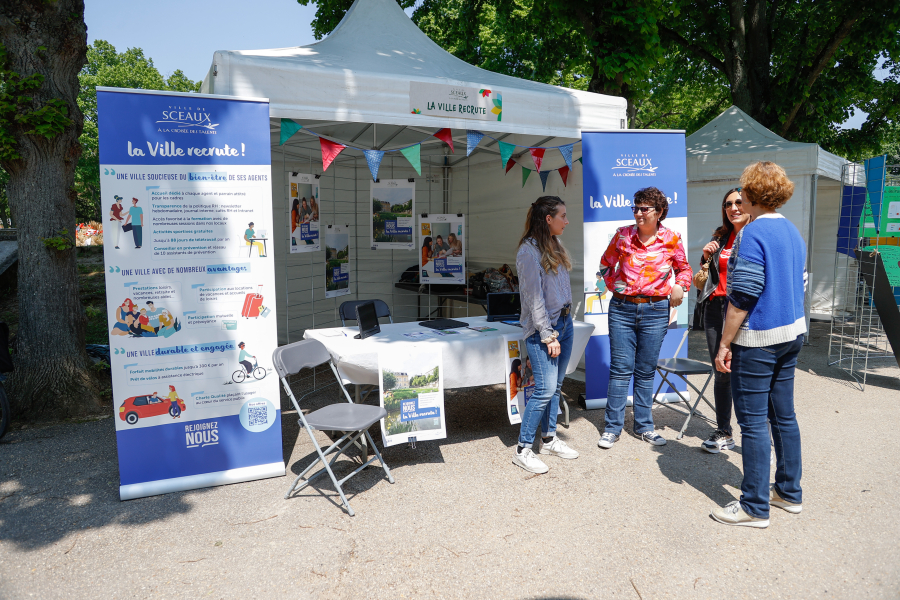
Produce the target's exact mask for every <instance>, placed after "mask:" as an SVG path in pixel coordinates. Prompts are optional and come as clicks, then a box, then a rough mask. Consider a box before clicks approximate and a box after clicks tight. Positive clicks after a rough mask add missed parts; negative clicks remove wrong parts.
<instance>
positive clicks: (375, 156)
mask: <svg viewBox="0 0 900 600" xmlns="http://www.w3.org/2000/svg"><path fill="white" fill-rule="evenodd" d="M363 152H364V153H365V155H366V163H367V164H368V165H369V170H370V171H372V181H375V180H377V179H378V167H380V166H381V159H382V158H384V152H382V151H381V150H363Z"/></svg>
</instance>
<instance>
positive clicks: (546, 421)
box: [519, 315, 574, 448]
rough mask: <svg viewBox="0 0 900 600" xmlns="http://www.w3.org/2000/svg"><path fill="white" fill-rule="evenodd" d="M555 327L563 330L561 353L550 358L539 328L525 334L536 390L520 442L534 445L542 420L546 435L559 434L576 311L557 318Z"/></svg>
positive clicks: (528, 407) (560, 334) (523, 420)
mask: <svg viewBox="0 0 900 600" xmlns="http://www.w3.org/2000/svg"><path fill="white" fill-rule="evenodd" d="M553 328H554V329H555V330H556V331H558V332H559V337H558V338H557V339H556V341H558V342H559V346H560V351H559V356H557V357H555V358H550V355H549V354H548V353H547V345H546V344H542V343H541V334H540V332H537V331H535V332H534V333H532V334H531V335H529V336H528V337H527V338H525V347H526V348H527V349H528V356H529V357H531V368H532V370H533V371H534V394H533V395H532V396H531V399H529V400H528V404H526V405H525V410H524V411H522V425H521V426H520V427H519V445H520V446H525V447H526V448H530V447H531V445H532V444H534V436H535V434H536V433H537V428H538V424H540V426H541V430H542V431H543V432H544V436H545V437H551V436H553V435H555V434H556V415H557V413H559V392H560V390H561V389H562V384H563V380H564V379H565V378H566V367H567V366H569V357H570V356H572V342H573V339H574V330H573V327H572V315H568V316H567V317H566V318H565V319H560V320H559V321H557V322H556V323H555V324H554V325H553Z"/></svg>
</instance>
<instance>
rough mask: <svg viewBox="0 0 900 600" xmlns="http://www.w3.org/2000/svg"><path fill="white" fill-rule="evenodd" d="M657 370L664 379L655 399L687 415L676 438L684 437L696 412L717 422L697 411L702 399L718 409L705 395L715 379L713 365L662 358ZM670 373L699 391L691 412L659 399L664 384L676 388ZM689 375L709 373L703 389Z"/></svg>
mask: <svg viewBox="0 0 900 600" xmlns="http://www.w3.org/2000/svg"><path fill="white" fill-rule="evenodd" d="M690 331H691V329H690V328H688V329H686V330H685V331H684V336H682V338H681V343H680V344H678V348H677V349H676V350H675V356H676V357H677V356H678V353H679V352H680V351H681V347H682V346H683V345H684V342H685V341H686V340H687V336H688V333H690ZM656 372H657V373H659V375H660V376H661V377H662V381H661V382H659V387H658V388H656V393H655V394H653V401H654V402H656V403H657V404H659V405H660V406H665V407H666V408H668V409H671V410H674V411H675V412H677V413H679V414H682V415H687V419H685V420H684V425H682V426H681V431H679V432H678V437H677V438H676V439H679V440H680V439H681V438H682V437H684V430H685V429H687V426H688V423H690V422H691V417H693V416H694V415H695V414H696V415H697V416H698V417H700V418H701V419H703V420H704V421H707V422H709V423H712V424H713V425H715V424H716V422H715V421H713V420H712V419H709V418H708V417H705V416H703V414H702V413H699V412H697V405H698V404H700V400H703V401H704V402H706V404H707V405H708V406H709V407H710V408H711V409H713V411H715V410H716V407H715V406H713V405H712V403H711V402H710V401H709V399H707V397H706V396H704V393H705V392H706V388H707V387H708V386H709V382H710V381H712V379H713V375H714V372H713V367H711V366H709V365H708V364H706V363H702V362H700V361H697V360H691V359H690V358H661V359H659V360H658V361H656ZM668 375H675V376H677V377H681V379H683V380H684V382H685V383H686V384H688V385H689V386H690V387H691V388H693V390H694V391H695V392H697V401H696V402H694V406H692V407H691V410H690V412H684V411H682V410H679V409H677V408H675V407H674V406H670V405H669V403H663V402H659V400H658V399H657V396H658V395H659V391H660V390H661V389H662V387H663V386H664V385H667V384H668V386H669V387H670V388H672V389H673V390H674V389H675V386H674V385H672V383H671V382H670V381H669V380H668V379H667V376H668ZM688 375H708V377H707V378H706V383H704V384H703V389H702V390H698V389H697V387H696V386H695V385H694V384H693V383H691V382H690V381H688V378H687V376H688ZM678 395H679V397H680V396H681V394H680V393H679V394H678ZM684 402H685V404H687V405H688V406H690V402H689V401H688V400H685V401H684Z"/></svg>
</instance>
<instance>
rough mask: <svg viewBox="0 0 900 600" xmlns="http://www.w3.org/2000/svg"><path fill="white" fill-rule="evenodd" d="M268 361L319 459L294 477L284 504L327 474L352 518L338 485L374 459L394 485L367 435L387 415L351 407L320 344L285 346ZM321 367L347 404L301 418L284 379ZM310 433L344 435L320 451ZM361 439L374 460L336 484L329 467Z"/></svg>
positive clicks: (368, 407) (374, 408)
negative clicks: (326, 368) (325, 366)
mask: <svg viewBox="0 0 900 600" xmlns="http://www.w3.org/2000/svg"><path fill="white" fill-rule="evenodd" d="M272 361H273V362H274V363H275V370H276V371H277V372H278V376H279V377H280V378H281V385H282V386H284V391H285V392H287V395H288V396H289V397H290V399H291V402H292V403H293V404H294V408H296V409H297V415H298V416H299V417H300V419H299V421H298V422H299V424H300V426H301V427H303V428H304V429H306V432H307V433H309V439H311V440H312V443H313V446H315V448H316V452H317V453H318V455H319V457H318V458H317V459H316V460H314V461H313V463H312V464H311V465H309V466H308V467H306V468H305V469H304V470H303V472H302V473H300V475H298V476H297V478H296V479H295V480H294V483H292V484H291V487H290V489H289V490H288V491H287V493H286V494H285V495H284V498H285V500H287V499H288V498H289V497H290V496H291V494H292V493H293V492H294V491H300V490H302V489H303V488H304V487H306V486H307V485H309V483H310V481H312V480H313V478H315V477H317V476H318V475H321V474H322V473H323V472H326V471H327V472H328V475H329V477H331V481H332V482H333V483H334V487H335V488H336V489H337V491H338V494H340V496H341V500H342V501H343V503H344V506H346V507H347V513H348V514H349V515H350V516H351V517H352V516H353V515H354V513H353V509H352V508H350V503H349V502H347V497H346V496H345V495H344V490H343V489H342V488H341V485H343V484H344V482H345V481H347V480H348V479H350V478H351V477H353V476H354V475H356V474H357V473H359V472H360V471H362V470H363V469H365V468H366V467H367V466H369V465H370V464H371V463H373V462H374V461H375V460H376V459H377V460H378V461H379V462H380V463H381V467H382V468H383V469H384V474H385V475H386V476H387V479H388V481H389V482H391V483H394V476H393V475H391V471H390V469H388V466H387V464H386V463H385V462H384V459H383V458H381V453H380V452H378V448H377V447H376V446H375V442H374V441H373V440H372V436H371V435H369V427H371V426H372V425H374V424H375V423H377V422H378V421H379V420H381V419H383V418H384V417H385V416H387V411H385V410H384V409H383V408H382V407H380V406H371V405H368V404H354V403H353V400H351V399H350V394H348V393H347V388H345V387H344V383H343V381H342V380H341V375H340V373H339V372H338V370H337V367H336V366H335V364H334V361H333V360H332V359H331V355H330V354H329V353H328V350H327V349H326V348H325V346H323V345H322V343H321V342H319V341H317V340H303V341H300V342H294V343H293V344H288V345H287V346H281V347H280V348H278V349H276V350H275V352H273V353H272ZM324 363H328V366H329V367H331V372H332V373H334V376H335V378H337V384H338V385H339V386H340V387H341V391H342V392H343V393H344V397H345V398H347V404H344V403H341V404H331V405H328V406H326V407H324V408H320V409H319V410H317V411H314V412H311V413H309V414H308V415H304V414H303V411H302V410H301V409H300V403H299V402H298V401H297V399H296V398H295V397H294V392H293V391H291V386H290V385H289V383H288V377H289V376H290V375H293V374H295V373H299V372H300V370H301V369H305V368H308V367H309V368H315V367H317V366H319V365H321V364H324ZM319 389H321V388H319ZM316 391H318V390H314V391H313V392H310V394H312V393H315V392H316ZM308 395H309V394H306V395H304V396H303V397H302V398H301V400H303V398H306V396H308ZM314 430H319V431H340V432H342V433H344V435H343V436H341V438H340V439H338V440H337V441H336V442H334V443H333V444H332V445H331V446H329V447H328V448H327V449H326V450H322V448H321V447H320V446H319V443H318V442H317V441H316V438H315V435H313V431H314ZM363 436H365V438H366V439H368V441H369V443H370V444H371V446H372V450H373V451H374V452H375V456H373V457H372V458H370V459H369V460H366V461H364V462H363V464H362V465H360V466H359V467H358V468H357V469H356V470H355V471H353V472H352V473H350V474H349V475H347V476H346V477H344V478H343V479H341V480H338V479H337V478H336V477H335V476H334V472H333V471H332V470H331V467H332V466H333V465H334V463H335V461H336V460H337V459H338V457H340V455H341V454H343V453H344V452H346V451H347V450H348V449H349V448H350V447H351V446H352V445H353V444H354V443H356V441H357V440H359V439H360V438H362V437H363ZM364 441H365V440H363V442H364ZM342 444H343V445H342ZM332 452H334V453H335V455H334V458H332V459H331V460H330V461H328V460H327V459H326V458H325V457H326V456H328V455H329V454H331V453H332ZM319 462H321V463H322V465H323V468H322V469H320V470H319V471H317V472H316V473H315V474H314V475H312V476H310V477H308V478H307V479H306V481H305V482H304V483H303V484H302V485H301V486H300V487H297V484H298V483H299V482H300V480H301V479H302V478H303V476H304V475H306V474H307V473H309V471H310V470H311V469H312V468H313V467H315V466H316V465H317V464H319Z"/></svg>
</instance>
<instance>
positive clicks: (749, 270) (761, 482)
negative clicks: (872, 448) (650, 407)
mask: <svg viewBox="0 0 900 600" xmlns="http://www.w3.org/2000/svg"><path fill="white" fill-rule="evenodd" d="M793 193H794V184H793V183H792V182H791V181H790V180H789V179H788V178H787V175H786V174H785V172H784V169H782V168H781V167H779V166H778V165H776V164H775V163H772V162H768V161H765V162H757V163H755V164H752V165H750V166H749V167H747V168H746V169H744V173H743V174H742V175H741V199H742V200H743V209H744V212H746V213H748V214H749V215H750V218H751V222H750V223H749V224H748V225H746V226H745V227H744V228H743V229H742V230H741V232H740V235H739V236H738V237H737V239H736V240H735V242H734V247H733V249H732V253H731V258H730V259H729V261H728V293H727V296H726V298H727V299H728V303H729V306H728V310H727V314H726V317H725V325H724V327H723V331H722V340H721V342H720V343H719V353H718V354H717V355H716V369H718V370H719V371H721V372H725V373H728V372H730V373H731V391H732V395H733V396H734V412H735V416H736V417H737V422H738V425H740V428H741V444H742V446H743V462H744V480H743V481H742V482H741V498H740V500H736V501H734V502H732V503H731V504H728V505H727V506H725V507H723V508H717V509H715V510H713V511H712V514H711V516H712V517H713V518H714V519H715V520H716V521H719V522H720V523H725V524H726V525H742V526H746V527H760V528H762V527H768V526H769V506H770V505H771V506H776V507H778V508H781V509H783V510H786V511H787V512H789V513H794V514H796V513H799V512H800V511H801V509H802V508H803V506H802V490H801V489H800V475H801V471H802V467H801V460H800V428H799V427H798V425H797V416H796V414H795V413H794V369H795V367H796V365H797V355H798V354H799V353H800V348H801V347H802V346H803V334H805V333H806V315H805V313H804V297H805V288H806V243H805V242H804V241H803V238H802V237H801V235H800V232H799V231H797V228H796V227H795V226H794V224H793V223H791V222H790V221H788V220H787V219H786V218H784V216H783V215H781V214H779V213H777V212H775V211H776V209H778V208H781V207H782V206H783V205H784V204H785V202H787V201H788V200H789V199H790V198H791V195H792V194H793ZM767 420H768V421H769V422H771V424H772V437H773V439H774V445H775V457H776V466H775V485H773V486H772V487H771V488H770V487H769V453H770V451H771V449H770V445H769V432H768V427H767V426H766V421H767Z"/></svg>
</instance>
